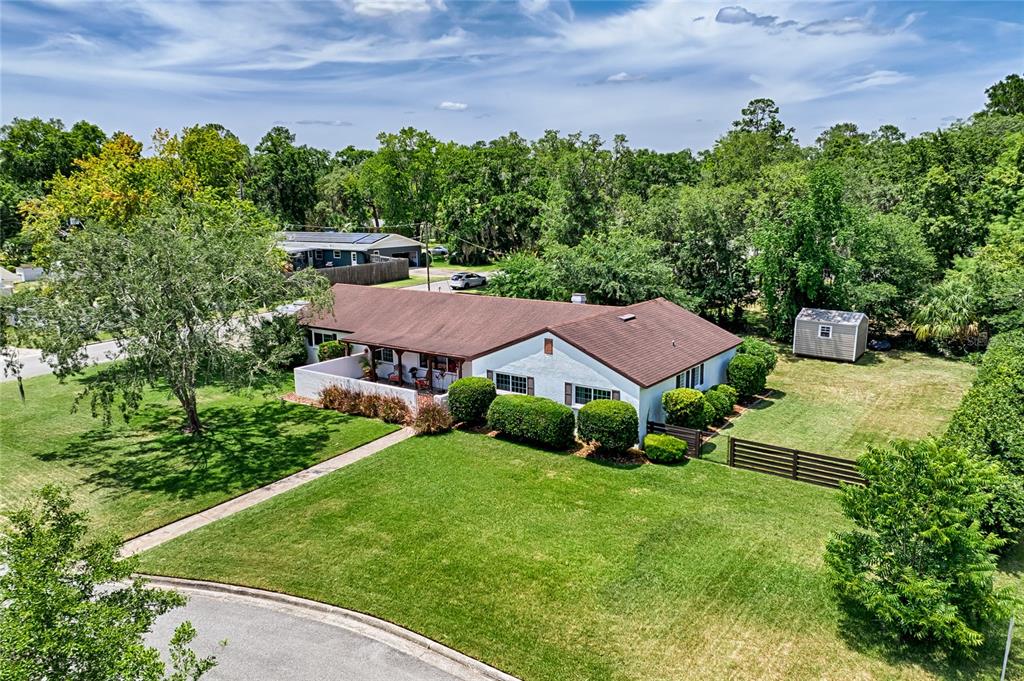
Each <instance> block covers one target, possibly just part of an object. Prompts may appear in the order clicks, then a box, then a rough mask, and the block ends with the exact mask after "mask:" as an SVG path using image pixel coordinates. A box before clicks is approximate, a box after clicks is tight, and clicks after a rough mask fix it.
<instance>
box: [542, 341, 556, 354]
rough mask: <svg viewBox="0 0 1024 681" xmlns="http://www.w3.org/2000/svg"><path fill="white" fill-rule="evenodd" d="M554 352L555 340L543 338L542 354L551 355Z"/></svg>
mask: <svg viewBox="0 0 1024 681" xmlns="http://www.w3.org/2000/svg"><path fill="white" fill-rule="evenodd" d="M554 352H555V341H554V340H553V339H551V338H545V339H544V354H545V355H551V354H553V353H554Z"/></svg>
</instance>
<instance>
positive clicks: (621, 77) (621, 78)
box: [604, 71, 644, 83]
mask: <svg viewBox="0 0 1024 681" xmlns="http://www.w3.org/2000/svg"><path fill="white" fill-rule="evenodd" d="M643 79H644V76H643V75H639V74H635V73H626V72H625V71H619V72H618V73H613V74H612V75H610V76H608V77H607V78H605V79H604V82H606V83H629V82H632V81H635V80H643Z"/></svg>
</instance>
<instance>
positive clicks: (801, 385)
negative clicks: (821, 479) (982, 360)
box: [706, 350, 975, 460]
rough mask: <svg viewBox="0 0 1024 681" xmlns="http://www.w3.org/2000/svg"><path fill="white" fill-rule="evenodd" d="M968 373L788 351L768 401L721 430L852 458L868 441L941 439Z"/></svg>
mask: <svg viewBox="0 0 1024 681" xmlns="http://www.w3.org/2000/svg"><path fill="white" fill-rule="evenodd" d="M974 374H975V368H974V367H972V366H971V365H969V364H967V363H966V362H957V361H953V360H947V359H942V358H940V357H934V356H932V355H926V354H924V353H920V352H896V351H894V352H867V353H865V354H864V356H863V357H861V359H860V360H859V361H858V362H857V363H856V364H850V363H847V362H829V361H825V360H818V359H809V358H806V357H794V356H793V355H792V354H790V353H789V351H788V350H787V351H785V352H784V353H783V354H781V355H780V357H779V363H778V366H776V367H775V371H774V372H773V373H772V375H771V376H769V377H768V387H769V388H771V389H772V390H773V391H774V395H773V396H772V398H771V399H769V400H765V401H763V402H761V403H759V404H757V405H756V406H755V407H754V408H752V409H750V410H748V411H747V412H746V413H744V414H743V415H741V416H739V417H736V418H734V419H733V421H732V423H731V424H730V425H729V426H727V427H726V428H724V429H723V430H722V433H723V434H725V435H729V436H732V437H738V438H744V439H747V440H757V441H760V442H766V443H769V444H776V445H782V446H784V447H794V448H796V449H803V450H805V451H810V452H817V453H819V454H831V455H833V456H842V457H848V458H854V457H856V456H858V455H859V454H861V453H862V452H863V451H864V447H865V446H867V445H870V444H885V443H886V442H888V441H889V440H891V439H894V438H911V439H913V438H921V437H924V436H925V435H928V434H932V435H941V434H942V432H943V431H944V430H945V428H946V423H947V422H948V421H949V418H950V416H951V415H952V413H953V411H954V410H955V409H956V407H957V405H958V404H959V403H960V398H961V397H962V396H963V394H964V393H965V392H966V391H967V388H969V387H970V384H971V381H972V380H973V379H974ZM724 450H725V438H722V437H718V438H715V440H714V441H713V444H711V445H709V446H708V447H707V449H706V453H709V455H710V456H711V458H714V459H723V460H724Z"/></svg>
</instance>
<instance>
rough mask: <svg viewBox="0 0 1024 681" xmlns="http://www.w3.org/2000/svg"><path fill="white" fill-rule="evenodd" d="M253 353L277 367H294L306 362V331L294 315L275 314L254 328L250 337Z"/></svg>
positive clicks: (284, 368) (283, 368) (285, 368)
mask: <svg viewBox="0 0 1024 681" xmlns="http://www.w3.org/2000/svg"><path fill="white" fill-rule="evenodd" d="M249 344H250V347H251V348H252V351H253V353H255V355H256V356H257V357H259V358H260V359H262V360H263V361H264V362H266V363H267V364H269V365H270V366H273V367H274V368H277V369H282V370H287V369H294V368H295V367H297V366H302V365H303V364H305V363H306V333H305V331H303V330H302V329H301V328H300V327H299V323H298V322H297V321H296V319H295V316H294V315H274V316H273V317H271V318H270V319H264V320H262V321H261V322H260V325H259V326H258V327H256V328H255V329H253V331H252V334H251V336H250V338H249Z"/></svg>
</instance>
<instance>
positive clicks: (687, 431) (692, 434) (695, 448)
mask: <svg viewBox="0 0 1024 681" xmlns="http://www.w3.org/2000/svg"><path fill="white" fill-rule="evenodd" d="M647 432H648V433H658V434H662V435H671V436H672V437H677V438H679V439H680V440H682V441H683V442H685V443H686V456H688V457H689V458H691V459H699V458H700V448H701V447H703V446H704V440H705V439H707V438H708V437H710V436H711V433H708V432H705V431H703V430H696V429H694V428H683V427H682V426H670V425H668V424H666V423H657V422H655V421H648V422H647Z"/></svg>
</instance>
